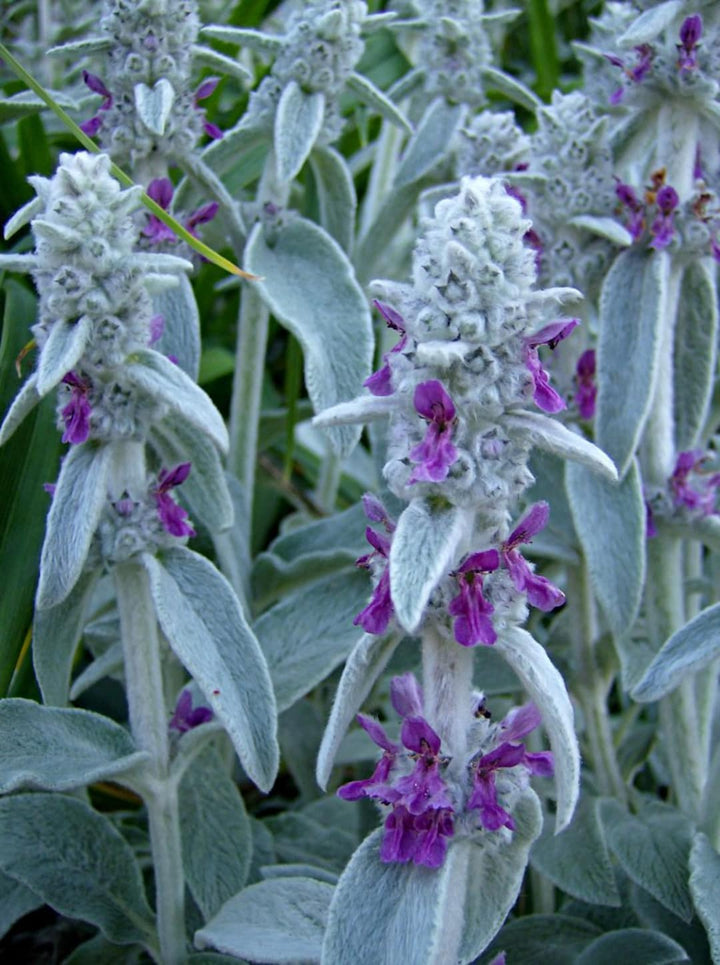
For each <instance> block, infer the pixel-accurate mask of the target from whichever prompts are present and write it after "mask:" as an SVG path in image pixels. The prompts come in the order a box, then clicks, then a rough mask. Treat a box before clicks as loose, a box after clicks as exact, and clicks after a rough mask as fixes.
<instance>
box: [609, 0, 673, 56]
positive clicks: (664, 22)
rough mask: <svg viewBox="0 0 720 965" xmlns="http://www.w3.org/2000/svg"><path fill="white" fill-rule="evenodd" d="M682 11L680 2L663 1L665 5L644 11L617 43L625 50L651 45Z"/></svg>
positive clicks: (659, 4) (660, 4)
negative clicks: (641, 45)
mask: <svg viewBox="0 0 720 965" xmlns="http://www.w3.org/2000/svg"><path fill="white" fill-rule="evenodd" d="M682 9H683V3H682V0H665V3H658V4H656V5H655V6H654V7H651V8H650V9H649V10H644V11H643V12H642V13H641V14H640V16H639V17H638V18H637V19H636V20H633V22H632V23H631V25H630V26H629V27H628V28H627V30H626V31H625V32H624V33H623V34H622V35H621V36H620V37H619V38H618V43H619V44H620V46H621V47H625V48H630V47H637V46H638V45H639V44H647V43H651V42H652V41H653V40H655V39H656V37H657V36H658V35H659V34H661V33H662V32H663V30H665V29H666V27H669V26H670V24H671V23H672V22H673V20H675V18H676V17H677V16H678V15H679V14H680V13H681V11H682Z"/></svg>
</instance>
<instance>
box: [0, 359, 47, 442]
mask: <svg viewBox="0 0 720 965" xmlns="http://www.w3.org/2000/svg"><path fill="white" fill-rule="evenodd" d="M39 401H40V394H39V393H38V390H37V373H36V372H33V373H32V375H29V376H28V378H27V379H26V380H25V382H23V385H22V388H21V389H20V391H19V392H18V394H17V395H16V396H15V398H14V399H13V401H12V405H11V406H10V408H9V409H8V410H7V412H6V413H5V418H4V419H3V422H2V426H1V427H0V446H1V445H3V444H4V443H6V442H7V441H8V439H9V438H10V436H12V434H13V433H14V432H15V430H16V429H17V427H18V426H19V425H20V423H21V422H22V421H23V420H24V419H25V416H28V415H30V413H31V412H32V411H33V409H34V408H35V406H36V405H37V404H38V402H39Z"/></svg>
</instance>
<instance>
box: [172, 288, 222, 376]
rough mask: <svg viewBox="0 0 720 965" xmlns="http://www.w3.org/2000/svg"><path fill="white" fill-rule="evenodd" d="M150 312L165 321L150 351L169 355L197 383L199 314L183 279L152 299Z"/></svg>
mask: <svg viewBox="0 0 720 965" xmlns="http://www.w3.org/2000/svg"><path fill="white" fill-rule="evenodd" d="M153 312H154V313H155V314H156V315H162V317H163V318H164V319H165V327H164V329H163V333H162V335H161V336H160V338H159V339H158V340H157V342H155V343H154V345H153V348H154V349H155V350H156V351H158V352H160V353H161V354H162V355H172V356H173V358H176V359H177V364H178V365H179V366H180V368H181V369H182V370H183V372H187V374H188V375H189V376H190V378H191V379H192V380H193V381H198V372H199V370H200V314H199V312H198V307H197V302H196V301H195V295H194V293H193V289H192V285H191V284H190V282H189V280H188V278H187V276H186V275H179V276H178V278H177V285H173V286H172V287H171V288H166V289H165V290H164V291H162V292H158V293H157V294H155V295H153ZM230 371H232V368H231V369H230Z"/></svg>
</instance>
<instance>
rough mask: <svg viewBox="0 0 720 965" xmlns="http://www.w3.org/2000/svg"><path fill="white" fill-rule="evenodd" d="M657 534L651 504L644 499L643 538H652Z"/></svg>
mask: <svg viewBox="0 0 720 965" xmlns="http://www.w3.org/2000/svg"><path fill="white" fill-rule="evenodd" d="M656 536H657V527H656V525H655V517H654V514H653V511H652V506H651V505H650V503H649V502H648V501H647V499H646V500H645V539H654V538H655V537H656Z"/></svg>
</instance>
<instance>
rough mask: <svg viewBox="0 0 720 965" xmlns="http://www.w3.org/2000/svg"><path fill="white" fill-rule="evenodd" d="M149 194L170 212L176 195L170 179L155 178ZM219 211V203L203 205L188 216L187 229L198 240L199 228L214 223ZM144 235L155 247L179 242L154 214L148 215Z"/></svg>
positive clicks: (148, 190)
mask: <svg viewBox="0 0 720 965" xmlns="http://www.w3.org/2000/svg"><path fill="white" fill-rule="evenodd" d="M147 193H148V196H149V197H151V198H152V199H153V201H155V202H156V203H157V204H159V205H160V207H161V208H162V209H163V210H164V211H169V210H170V205H171V204H172V199H173V194H174V188H173V183H172V181H171V180H170V178H154V179H153V180H152V181H151V182H150V184H149V185H148V188H147ZM217 210H218V203H217V201H210V202H208V204H203V205H202V206H201V207H199V208H197V209H196V210H195V211H193V212H191V213H190V214H189V215H188V216H187V218H186V219H185V227H186V228H187V230H188V231H189V232H190V234H191V235H194V237H196V238H197V237H198V233H197V230H196V229H197V228H198V226H199V225H201V224H207V223H208V221H212V219H213V218H214V217H215V215H216V214H217ZM142 233H143V235H144V237H146V238H147V239H148V240H149V242H150V244H152V245H153V246H156V245H163V244H172V245H175V244H177V242H178V237H177V235H176V234H175V232H174V231H171V229H170V228H168V226H167V225H166V224H165V222H163V221H161V220H160V219H159V218H158V217H157V215H154V214H149V215H148V220H147V224H146V225H145V227H144V228H143V231H142Z"/></svg>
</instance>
